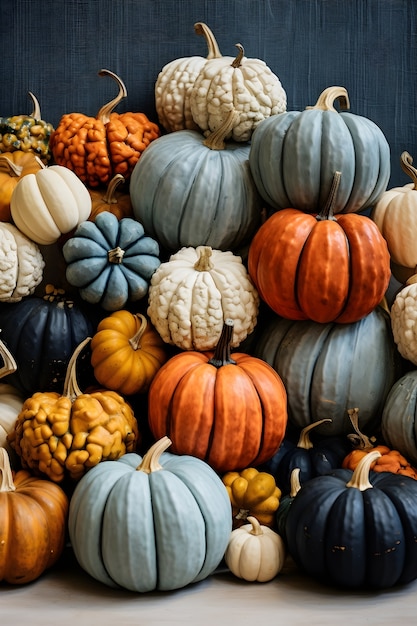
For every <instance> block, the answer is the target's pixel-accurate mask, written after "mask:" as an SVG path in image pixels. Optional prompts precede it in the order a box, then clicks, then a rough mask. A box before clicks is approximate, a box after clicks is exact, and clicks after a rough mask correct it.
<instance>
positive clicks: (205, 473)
mask: <svg viewBox="0 0 417 626" xmlns="http://www.w3.org/2000/svg"><path fill="white" fill-rule="evenodd" d="M170 443H171V441H170V440H169V439H168V437H163V438H162V439H160V440H158V441H157V442H156V443H155V444H154V445H153V446H152V447H151V448H150V449H149V450H148V452H147V453H146V454H145V455H144V456H143V458H142V457H141V456H139V455H138V454H136V453H129V454H125V455H124V456H122V457H121V458H120V459H119V460H117V461H105V462H102V463H99V464H98V465H97V466H96V467H93V468H91V470H89V472H88V473H87V474H85V476H84V477H83V478H82V479H81V480H80V482H79V483H78V485H77V487H76V489H75V491H74V493H73V496H72V498H71V504H70V514H69V524H68V530H69V536H70V540H71V545H72V547H73V550H74V554H75V556H76V558H77V561H78V563H79V565H80V566H81V567H82V568H83V569H84V570H85V571H86V572H88V573H89V574H90V575H91V576H92V577H93V578H95V579H96V580H99V581H100V582H102V583H104V584H105V585H108V586H109V587H123V588H125V589H129V590H131V591H136V592H148V591H153V590H160V591H169V590H174V589H179V588H181V587H185V586H186V585H188V584H191V583H194V582H197V581H200V580H203V579H205V578H206V577H207V576H209V575H210V574H212V573H213V571H214V570H215V569H216V567H217V566H218V565H219V563H220V562H221V560H222V558H223V555H224V553H225V550H226V547H227V544H228V541H229V538H230V534H231V531H232V513H231V504H230V499H229V496H228V494H227V491H226V489H225V487H224V485H223V483H222V482H221V480H220V478H219V476H218V475H217V474H216V473H215V472H214V470H213V469H212V468H211V467H210V466H209V465H208V464H207V463H205V462H204V461H201V460H199V459H197V458H195V457H192V456H188V455H181V456H178V455H175V454H171V453H169V452H165V450H166V449H167V448H168V446H169V445H170Z"/></svg>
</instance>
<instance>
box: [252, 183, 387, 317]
mask: <svg viewBox="0 0 417 626" xmlns="http://www.w3.org/2000/svg"><path fill="white" fill-rule="evenodd" d="M339 180H340V173H339V172H336V173H335V177H334V183H333V188H332V191H331V193H330V196H329V200H328V202H327V203H326V205H325V207H324V208H323V210H322V211H321V212H320V213H319V214H317V215H312V214H308V213H305V212H303V211H299V210H297V209H292V208H289V209H282V210H281V211H277V212H276V213H273V214H272V215H271V217H269V218H268V219H267V220H266V221H265V222H264V224H263V225H262V226H261V227H260V228H259V230H258V231H257V232H256V234H255V236H254V238H253V240H252V242H251V245H250V248H249V255H248V270H249V274H250V276H251V278H252V280H253V282H254V283H255V286H256V288H257V289H258V292H259V295H260V296H261V298H262V299H263V300H264V301H265V302H266V303H267V304H268V305H269V306H270V308H271V309H272V310H273V311H275V313H277V314H278V315H280V316H281V317H284V318H287V319H291V320H304V319H310V320H313V321H315V322H319V323H327V322H339V323H351V322H357V321H359V320H360V319H362V318H363V317H365V316H366V315H368V314H369V313H371V311H373V309H374V308H375V307H376V306H377V305H378V304H379V303H380V301H381V300H382V298H383V296H384V294H385V292H386V290H387V288H388V284H389V280H390V276H391V272H390V255H389V252H388V247H387V243H386V241H385V239H384V238H383V236H382V235H381V233H380V231H379V229H378V227H377V226H376V224H375V223H374V222H373V221H372V220H371V219H370V218H368V217H366V216H364V215H358V214H356V213H350V214H338V215H337V216H334V215H333V202H334V198H335V197H336V193H337V188H338V184H339Z"/></svg>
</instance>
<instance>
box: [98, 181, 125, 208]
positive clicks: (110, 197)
mask: <svg viewBox="0 0 417 626" xmlns="http://www.w3.org/2000/svg"><path fill="white" fill-rule="evenodd" d="M122 182H125V177H124V176H123V175H122V174H115V175H114V176H113V178H112V179H111V181H110V182H109V184H108V185H107V189H106V193H105V194H104V196H103V198H102V200H103V202H106V204H117V198H115V197H114V193H115V191H116V189H117V187H118V186H119V185H121V183H122Z"/></svg>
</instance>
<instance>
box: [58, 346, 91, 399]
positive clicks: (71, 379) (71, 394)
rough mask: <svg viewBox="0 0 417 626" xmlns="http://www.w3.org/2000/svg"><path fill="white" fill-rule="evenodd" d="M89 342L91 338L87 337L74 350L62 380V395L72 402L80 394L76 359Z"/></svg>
mask: <svg viewBox="0 0 417 626" xmlns="http://www.w3.org/2000/svg"><path fill="white" fill-rule="evenodd" d="M90 341H91V337H87V338H86V339H84V341H82V342H81V343H80V344H78V346H77V347H76V348H75V350H74V352H73V353H72V355H71V358H70V360H69V363H68V367H67V371H66V374H65V380H64V390H63V393H62V395H63V396H66V397H67V398H70V399H71V401H74V400H75V398H76V397H77V396H80V395H81V394H82V391H81V389H80V388H79V386H78V382H77V368H76V365H77V358H78V356H79V355H80V353H81V352H82V351H83V349H84V348H85V346H86V345H87V344H88V343H89V342H90Z"/></svg>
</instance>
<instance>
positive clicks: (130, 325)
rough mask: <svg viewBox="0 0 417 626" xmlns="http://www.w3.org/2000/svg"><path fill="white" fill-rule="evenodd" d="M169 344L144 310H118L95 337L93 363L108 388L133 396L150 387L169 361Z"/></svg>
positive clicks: (103, 321)
mask: <svg viewBox="0 0 417 626" xmlns="http://www.w3.org/2000/svg"><path fill="white" fill-rule="evenodd" d="M165 346H166V344H165V343H164V341H163V340H162V338H161V337H160V335H159V334H158V333H157V332H156V330H155V329H154V328H153V326H152V324H151V323H150V322H149V321H148V319H147V318H146V317H145V316H144V315H142V314H141V313H138V314H134V313H130V312H129V311H126V310H123V309H122V310H119V311H114V313H112V314H111V315H109V316H108V317H105V318H104V319H102V320H101V321H100V323H99V324H98V326H97V332H96V333H95V335H94V336H93V338H92V340H91V364H92V366H93V368H94V376H95V377H96V379H97V381H98V382H99V383H100V384H101V385H104V386H105V387H106V388H107V389H112V390H113V391H118V392H119V393H122V394H126V395H131V394H134V393H141V392H145V391H147V390H148V388H149V385H150V383H151V382H152V380H153V378H154V377H155V374H156V372H157V371H158V370H159V368H160V367H161V366H162V365H163V363H165V361H166V360H167V352H166V348H165Z"/></svg>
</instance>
